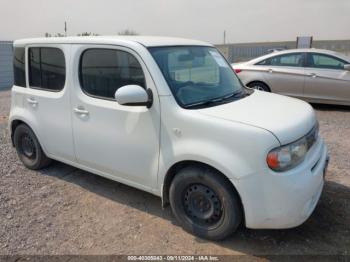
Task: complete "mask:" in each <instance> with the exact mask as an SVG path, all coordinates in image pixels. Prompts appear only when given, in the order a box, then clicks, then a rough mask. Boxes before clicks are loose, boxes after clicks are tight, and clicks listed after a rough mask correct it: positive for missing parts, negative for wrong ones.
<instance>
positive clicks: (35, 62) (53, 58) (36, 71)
mask: <svg viewBox="0 0 350 262" xmlns="http://www.w3.org/2000/svg"><path fill="white" fill-rule="evenodd" d="M28 54H29V59H28V61H29V85H30V86H31V87H33V88H38V89H44V90H48V91H60V90H62V89H63V87H64V83H65V80H66V65H65V59H64V54H63V52H62V50H60V49H58V48H51V47H33V48H29V52H28Z"/></svg>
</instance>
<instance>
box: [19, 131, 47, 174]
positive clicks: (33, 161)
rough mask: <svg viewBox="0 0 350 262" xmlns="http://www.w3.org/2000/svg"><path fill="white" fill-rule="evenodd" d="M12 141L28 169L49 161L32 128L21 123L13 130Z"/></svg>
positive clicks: (43, 164) (35, 168) (42, 165)
mask: <svg viewBox="0 0 350 262" xmlns="http://www.w3.org/2000/svg"><path fill="white" fill-rule="evenodd" d="M13 141H14V144H15V148H16V151H17V154H18V157H19V159H20V160H21V161H22V163H23V164H24V165H25V166H26V167H27V168H29V169H33V170H38V169H42V168H44V167H46V166H48V165H49V164H50V163H51V159H49V158H48V157H47V156H46V155H45V153H44V151H43V150H42V148H41V146H40V144H39V141H38V139H37V137H36V136H35V134H34V132H33V131H32V129H30V128H29V127H28V126H27V125H25V124H21V125H19V126H18V127H16V129H15V131H14V136H13Z"/></svg>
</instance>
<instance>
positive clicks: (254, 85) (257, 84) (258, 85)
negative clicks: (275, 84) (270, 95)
mask: <svg viewBox="0 0 350 262" xmlns="http://www.w3.org/2000/svg"><path fill="white" fill-rule="evenodd" d="M247 86H248V87H249V88H252V89H255V90H260V91H265V92H270V88H269V87H268V86H267V85H266V84H264V83H262V82H252V83H250V84H248V85H247Z"/></svg>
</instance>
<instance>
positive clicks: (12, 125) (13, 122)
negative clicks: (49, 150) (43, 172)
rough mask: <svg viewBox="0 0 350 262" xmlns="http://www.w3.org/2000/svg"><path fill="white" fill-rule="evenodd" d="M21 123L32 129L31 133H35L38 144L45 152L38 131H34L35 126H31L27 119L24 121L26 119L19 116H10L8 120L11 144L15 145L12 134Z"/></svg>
mask: <svg viewBox="0 0 350 262" xmlns="http://www.w3.org/2000/svg"><path fill="white" fill-rule="evenodd" d="M21 124H24V125H26V126H28V127H29V128H30V129H31V130H32V131H33V133H34V134H35V136H36V137H37V139H38V141H39V144H40V146H41V147H42V149H43V151H44V152H45V154H46V150H45V148H44V147H43V145H42V143H41V139H40V137H39V136H38V133H37V132H36V131H35V128H33V125H31V124H30V122H28V121H26V120H24V119H22V118H20V117H18V118H17V117H16V118H11V120H10V125H9V128H10V132H11V142H12V146H15V143H14V140H13V136H14V133H15V130H16V128H17V127H18V126H19V125H21Z"/></svg>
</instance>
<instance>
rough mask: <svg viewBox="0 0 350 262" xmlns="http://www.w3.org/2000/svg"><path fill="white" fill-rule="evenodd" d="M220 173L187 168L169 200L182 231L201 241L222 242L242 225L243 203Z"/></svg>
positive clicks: (177, 178) (173, 183)
mask: <svg viewBox="0 0 350 262" xmlns="http://www.w3.org/2000/svg"><path fill="white" fill-rule="evenodd" d="M229 183H230V182H229V181H227V180H226V179H224V178H223V177H222V176H221V174H219V173H218V172H216V171H214V170H212V169H210V168H205V167H187V168H184V169H182V170H180V171H179V173H178V174H177V175H176V176H175V178H174V180H173V181H172V183H171V186H170V191H169V198H170V205H171V208H172V210H173V213H174V215H175V217H176V218H177V219H178V221H179V222H180V223H181V225H182V227H183V228H184V229H185V230H186V231H188V232H190V233H192V234H195V235H197V236H199V237H203V238H207V239H211V240H220V239H223V238H225V237H227V236H229V235H230V234H232V233H233V232H234V231H235V230H236V229H237V227H238V226H239V224H240V223H241V221H242V210H241V206H240V200H239V197H238V195H237V193H236V192H235V190H234V189H233V188H232V186H231V185H230V184H229Z"/></svg>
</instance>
